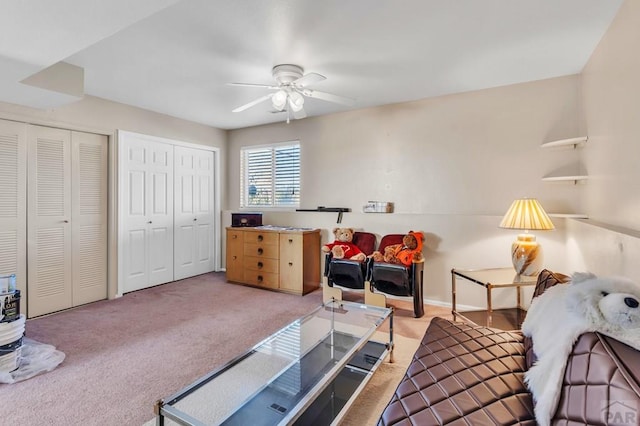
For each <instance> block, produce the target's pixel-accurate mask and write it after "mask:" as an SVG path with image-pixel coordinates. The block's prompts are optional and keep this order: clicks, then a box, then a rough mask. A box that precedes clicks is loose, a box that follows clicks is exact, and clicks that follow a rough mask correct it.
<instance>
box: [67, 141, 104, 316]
mask: <svg viewBox="0 0 640 426" xmlns="http://www.w3.org/2000/svg"><path fill="white" fill-rule="evenodd" d="M71 145H72V149H71V161H72V186H71V188H72V203H71V204H72V212H71V218H72V220H71V224H72V237H73V238H72V250H73V253H74V257H73V262H72V264H73V267H72V274H73V305H74V306H77V305H82V304H84V303H89V302H95V301H97V300H102V299H106V298H107V156H108V154H107V137H106V136H102V135H95V134H90V133H81V132H72V133H71Z"/></svg>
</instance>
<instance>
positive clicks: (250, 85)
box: [227, 83, 280, 90]
mask: <svg viewBox="0 0 640 426" xmlns="http://www.w3.org/2000/svg"><path fill="white" fill-rule="evenodd" d="M227 85H228V86H241V87H260V88H263V89H272V90H273V89H279V88H280V87H278V86H270V85H268V84H253V83H227Z"/></svg>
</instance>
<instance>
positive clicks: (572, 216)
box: [549, 213, 589, 219]
mask: <svg viewBox="0 0 640 426" xmlns="http://www.w3.org/2000/svg"><path fill="white" fill-rule="evenodd" d="M549 217H558V218H565V219H589V216H587V215H586V214H581V213H549Z"/></svg>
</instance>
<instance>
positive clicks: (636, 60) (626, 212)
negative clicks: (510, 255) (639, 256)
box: [581, 0, 640, 230]
mask: <svg viewBox="0 0 640 426" xmlns="http://www.w3.org/2000/svg"><path fill="white" fill-rule="evenodd" d="M638 22H640V2H638V1H633V0H627V1H625V2H624V3H623V5H622V6H621V7H620V10H619V11H618V15H617V16H616V18H615V19H614V21H613V22H612V24H611V27H610V28H609V30H608V31H607V33H606V34H605V36H604V37H603V39H602V40H601V42H600V44H599V45H598V47H597V49H596V50H595V51H594V53H593V55H592V56H591V58H590V59H589V62H588V63H587V66H586V67H585V69H584V71H583V74H582V86H581V90H582V94H583V99H584V101H583V108H584V114H585V123H586V128H585V130H586V133H587V134H588V135H589V142H588V143H587V145H586V146H585V148H584V149H583V150H582V152H583V155H584V160H585V165H586V167H587V170H588V172H589V182H588V183H587V185H586V186H585V190H586V191H585V194H584V195H585V198H584V203H585V206H586V209H587V211H588V212H589V217H590V218H592V219H594V220H596V221H599V222H604V223H608V224H611V225H617V226H622V227H626V228H630V229H633V230H640V214H639V212H640V167H639V159H640V119H639V118H640V115H639V112H640V55H638V46H640V25H638Z"/></svg>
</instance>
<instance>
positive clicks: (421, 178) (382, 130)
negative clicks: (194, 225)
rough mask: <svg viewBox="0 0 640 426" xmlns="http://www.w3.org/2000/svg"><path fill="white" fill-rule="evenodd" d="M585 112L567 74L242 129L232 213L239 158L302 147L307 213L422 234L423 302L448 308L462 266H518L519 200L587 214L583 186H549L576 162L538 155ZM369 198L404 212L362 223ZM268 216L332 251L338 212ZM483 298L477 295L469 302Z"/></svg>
mask: <svg viewBox="0 0 640 426" xmlns="http://www.w3.org/2000/svg"><path fill="white" fill-rule="evenodd" d="M579 102H580V96H579V78H578V76H568V77H563V78H556V79H550V80H543V81H537V82H532V83H526V84H518V85H513V86H505V87H499V88H494V89H488V90H481V91H476V92H469V93H463V94H456V95H450V96H443V97H439V98H433V99H427V100H422V101H417V102H410V103H404V104H397V105H388V106H383V107H378V108H370V109H364V110H358V111H352V112H346V113H340V114H334V115H329V116H324V117H317V118H308V119H305V120H299V121H292V122H291V124H288V125H287V124H285V123H279V124H271V125H265V126H257V127H252V128H247V129H240V130H232V131H229V139H228V141H229V145H228V160H229V161H228V171H229V174H228V186H227V197H228V198H227V201H228V202H227V206H228V211H227V214H228V213H229V211H237V210H238V208H239V192H240V188H239V173H240V171H239V166H240V157H239V151H240V148H241V147H243V146H249V145H256V144H264V143H269V142H280V141H287V140H293V139H299V140H300V143H301V152H302V154H301V155H302V158H301V161H302V177H301V179H302V194H301V195H302V200H301V205H302V207H304V208H315V207H316V206H318V205H323V206H334V207H348V208H351V209H352V213H347V214H345V215H344V219H343V225H344V226H351V227H354V228H357V229H362V230H366V231H369V232H374V233H376V234H379V235H384V234H387V233H392V232H393V233H404V232H407V231H409V230H422V231H424V232H425V233H426V234H427V237H428V238H427V242H426V249H425V254H426V258H427V263H426V265H425V297H426V298H427V299H430V300H436V301H442V302H448V301H450V283H451V280H450V275H449V271H450V270H451V268H452V267H460V268H479V267H495V266H509V265H510V253H509V251H510V245H511V242H512V241H513V240H514V239H515V235H516V233H517V232H516V231H508V230H502V229H499V228H498V224H499V222H500V219H501V216H502V215H503V214H504V213H505V212H506V211H507V209H508V207H509V205H510V204H511V202H512V201H513V200H514V199H515V198H519V197H525V196H528V197H536V198H538V199H539V200H540V201H541V203H542V204H543V206H544V207H545V208H546V210H547V211H549V212H563V213H566V212H579V211H581V209H582V206H581V204H580V193H581V191H582V190H583V186H582V185H577V186H575V185H573V184H567V183H563V184H554V183H551V184H550V183H545V182H542V181H541V177H543V176H545V175H546V174H548V173H550V172H552V171H554V170H556V169H558V168H559V167H562V166H563V165H565V164H566V163H567V162H571V161H576V160H577V159H578V157H577V155H578V154H577V153H576V152H575V151H574V150H568V151H567V150H564V151H563V150H560V151H550V150H542V149H540V144H542V143H543V142H546V141H550V140H554V139H561V138H567V137H573V136H575V135H577V133H578V131H579V128H580V122H579V120H580V114H579ZM368 200H382V201H391V202H394V204H395V213H393V214H364V213H360V212H361V211H362V206H363V205H364V204H365V202H366V201H368ZM263 211H264V212H265V217H264V222H265V223H269V224H275V225H294V226H307V227H315V228H320V229H323V234H322V236H323V238H322V240H323V242H326V241H329V240H332V236H330V235H329V230H330V229H332V228H333V227H334V226H336V223H335V221H336V217H337V214H334V213H303V212H298V213H291V212H288V213H283V212H267V211H265V210H263ZM227 220H228V219H227ZM554 222H555V223H556V226H557V227H558V229H557V230H556V231H552V232H547V233H539V234H538V239H539V241H540V242H541V243H542V245H543V246H544V248H545V251H546V252H547V260H548V261H547V265H548V266H549V267H553V268H555V269H560V270H563V266H564V258H565V256H564V250H563V248H562V247H563V243H564V238H565V235H564V219H556V220H554ZM223 224H224V222H223ZM461 292H462V290H461ZM505 297H507V296H505ZM514 297H515V296H514V295H513V293H510V294H509V296H508V302H509V304H510V305H513V301H514V300H515V299H514ZM497 299H498V305H499V306H500V302H501V301H502V296H501V295H498V296H497ZM484 300H485V296H484V294H483V293H482V292H479V293H478V292H476V291H473V290H471V289H469V290H468V292H465V294H463V295H462V299H461V300H460V303H462V304H471V305H474V304H475V305H481V304H483V303H484ZM505 300H506V299H505Z"/></svg>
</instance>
